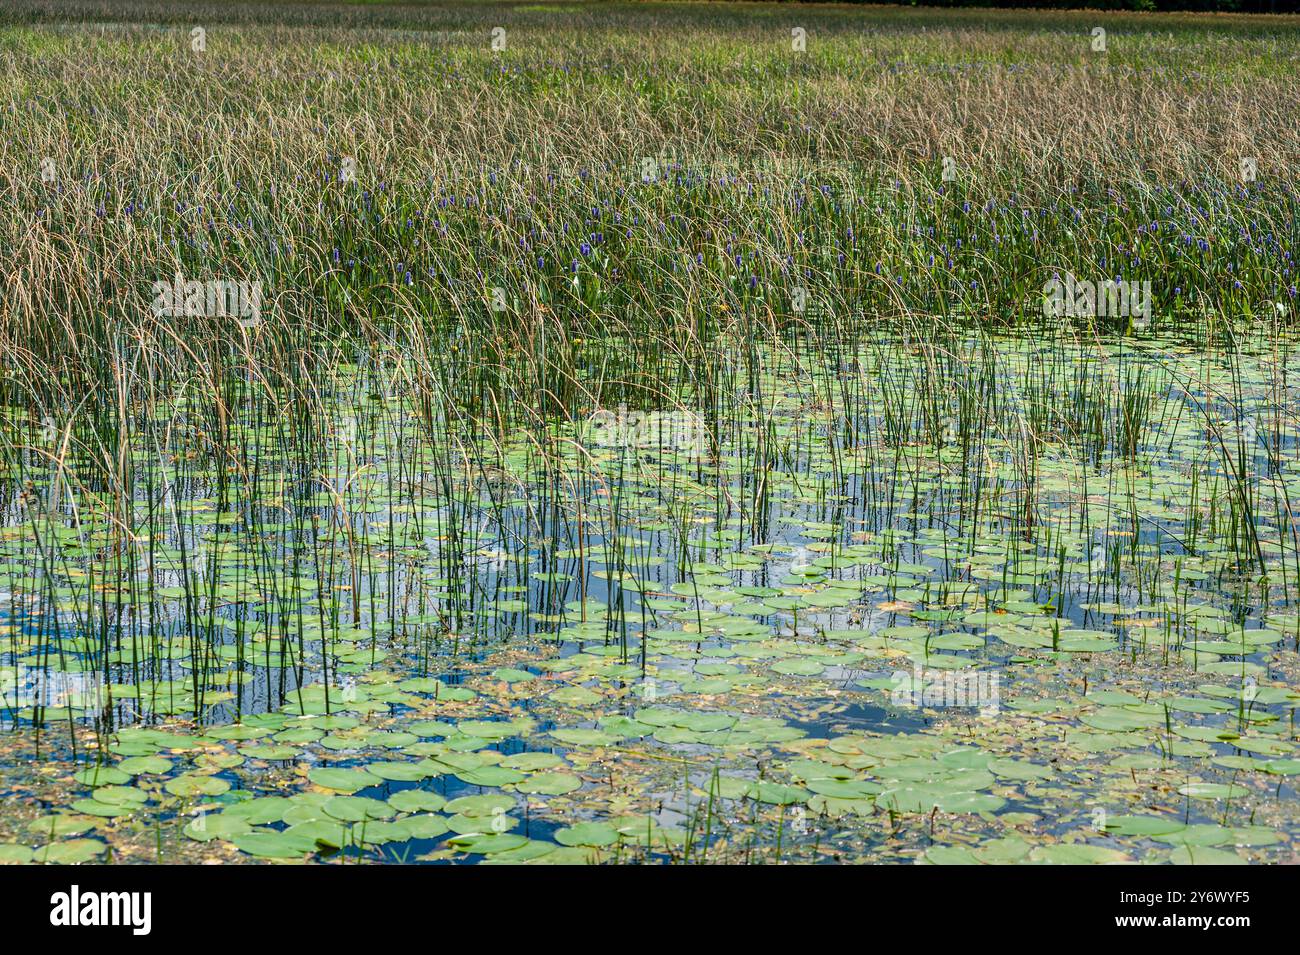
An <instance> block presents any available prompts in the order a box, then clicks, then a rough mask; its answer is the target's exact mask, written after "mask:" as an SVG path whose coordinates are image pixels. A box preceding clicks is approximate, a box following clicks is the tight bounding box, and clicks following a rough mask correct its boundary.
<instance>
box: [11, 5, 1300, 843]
mask: <svg viewBox="0 0 1300 955" xmlns="http://www.w3.org/2000/svg"><path fill="white" fill-rule="evenodd" d="M1096 16H1097V15H1095V14H1051V15H1047V14H1019V15H1010V14H993V13H982V12H978V11H962V12H952V13H947V12H936V11H906V12H904V11H895V10H874V9H865V10H863V9H851V8H840V7H829V6H827V7H822V6H802V5H801V6H799V7H797V8H796V7H790V6H777V5H765V4H752V5H750V4H746V5H717V6H715V5H693V4H630V5H619V4H608V5H607V4H529V5H504V4H503V5H497V4H474V5H457V4H439V5H432V4H431V5H422V4H410V5H388V4H365V5H335V4H315V3H278V4H270V5H262V4H258V5H251V4H236V3H232V4H224V3H208V4H193V5H176V4H166V5H164V4H154V3H149V2H138V3H136V2H132V3H127V4H98V3H87V2H76V0H73V2H67V3H61V2H50V0H46V2H27V0H20V2H18V3H16V4H14V5H11V6H10V7H9V8H7V9H6V11H5V12H4V13H3V14H2V15H0V23H3V24H4V25H3V26H0V63H2V64H3V67H4V76H5V77H6V78H5V80H4V81H3V82H0V123H2V124H3V130H4V133H5V135H4V136H3V137H0V194H2V195H3V203H4V206H5V216H4V217H3V219H2V220H0V229H3V235H0V245H2V247H3V248H4V250H5V251H4V253H3V255H0V272H2V273H3V276H4V282H5V287H6V289H7V290H8V292H9V294H8V295H7V296H6V298H5V301H4V302H3V303H2V304H0V349H2V350H3V354H4V355H5V357H6V361H5V364H4V370H3V377H2V378H0V415H2V416H3V421H2V422H0V468H2V469H3V478H4V480H3V484H2V485H0V495H2V497H0V505H2V506H3V509H4V511H3V512H4V525H3V527H2V528H0V590H2V591H3V592H4V594H5V604H4V605H3V606H0V693H3V694H4V698H3V699H2V700H0V725H3V726H4V727H5V730H6V743H5V744H4V745H5V750H4V751H0V791H4V792H7V793H9V794H10V795H14V796H17V797H18V798H17V799H15V800H11V801H10V803H9V804H7V808H6V811H5V812H4V813H0V860H12V861H20V862H21V861H28V860H31V859H35V860H37V861H83V860H86V859H93V858H102V857H103V856H104V853H106V852H111V853H112V854H113V857H114V858H121V859H127V860H130V859H136V860H141V861H168V860H173V859H193V858H232V859H242V860H247V859H250V858H253V857H263V858H300V857H304V856H310V857H311V858H313V859H318V860H334V861H340V860H342V861H349V860H358V859H387V860H389V861H409V860H413V859H416V858H419V859H424V860H428V861H444V860H462V859H473V860H481V859H484V858H488V859H492V860H495V861H533V860H536V861H550V862H573V861H741V860H745V861H774V860H778V859H783V858H797V859H801V860H814V859H816V860H827V859H854V860H858V859H873V860H891V861H913V860H924V861H930V862H972V861H973V862H982V863H993V862H1013V861H1031V862H1061V861H1066V862H1093V861H1124V860H1134V859H1142V860H1151V861H1174V862H1186V861H1193V862H1195V861H1216V862H1223V861H1283V860H1285V859H1287V858H1288V857H1289V854H1290V853H1292V852H1293V850H1292V848H1291V845H1292V839H1293V838H1294V835H1295V833H1296V831H1297V825H1298V822H1297V819H1298V817H1297V809H1296V806H1297V802H1296V796H1295V792H1294V791H1293V789H1292V788H1291V784H1290V782H1289V779H1290V777H1291V776H1293V775H1294V774H1295V772H1296V771H1297V769H1300V762H1298V761H1297V760H1296V759H1295V758H1294V756H1293V753H1294V749H1295V742H1296V737H1295V727H1294V723H1293V718H1294V708H1295V705H1296V703H1297V702H1298V701H1300V696H1298V695H1297V692H1296V683H1295V679H1296V650H1297V645H1298V641H1300V622H1298V619H1297V615H1296V607H1295V594H1296V592H1297V580H1300V518H1298V517H1297V514H1296V508H1297V507H1300V462H1298V457H1297V454H1298V452H1297V447H1298V445H1297V440H1296V438H1297V430H1296V429H1297V412H1298V411H1300V396H1298V395H1297V392H1296V382H1295V380H1294V357H1293V351H1294V348H1295V335H1294V309H1295V305H1296V300H1295V287H1296V284H1297V282H1296V275H1295V263H1294V261H1293V253H1294V248H1295V245H1296V229H1297V225H1296V223H1297V215H1296V213H1297V195H1296V191H1295V186H1294V177H1293V171H1294V169H1295V168H1296V162H1297V159H1300V155H1298V152H1300V141H1298V140H1297V135H1298V134H1297V132H1296V130H1297V124H1296V122H1295V109H1294V104H1295V102H1296V101H1297V100H1296V94H1297V89H1296V84H1297V80H1296V76H1297V74H1296V71H1295V69H1294V67H1295V49H1296V46H1295V38H1296V28H1297V25H1298V24H1297V21H1295V20H1293V19H1289V18H1272V19H1264V18H1254V19H1252V18H1198V17H1151V18H1134V17H1130V16H1124V15H1115V16H1112V15H1107V17H1106V20H1105V23H1104V29H1105V30H1106V37H1105V42H1104V46H1105V49H1104V50H1097V49H1094V45H1095V40H1094V38H1093V36H1092V34H1091V32H1090V31H1091V29H1092V27H1093V26H1097V25H1099V24H1096V23H1094V22H1093V20H1095V19H1096ZM498 27H499V28H501V30H502V31H503V32H502V33H500V34H496V33H494V29H495V28H498ZM796 27H797V28H800V29H801V30H802V31H803V32H804V36H803V38H802V40H801V39H800V38H799V37H798V36H797V35H796V34H792V32H791V31H792V30H793V29H794V28H796ZM195 31H197V32H195ZM801 42H802V43H803V44H804V47H803V48H802V49H799V48H798V46H799V44H800V43H801ZM494 44H495V46H496V47H497V48H494ZM1054 281H1056V282H1068V283H1069V284H1068V287H1069V289H1070V290H1071V291H1070V293H1069V301H1070V303H1071V305H1070V307H1069V308H1067V309H1066V310H1065V312H1064V314H1062V313H1061V310H1059V309H1058V310H1057V311H1055V312H1054V311H1053V310H1052V309H1051V308H1048V307H1045V294H1046V293H1047V290H1048V288H1049V286H1050V283H1052V282H1054ZM1121 281H1122V282H1125V283H1126V286H1125V288H1126V289H1127V288H1128V284H1127V283H1132V284H1133V286H1134V288H1135V289H1136V290H1137V291H1141V290H1143V289H1145V299H1144V304H1140V302H1142V301H1143V297H1142V296H1139V295H1136V294H1135V296H1134V297H1123V298H1111V299H1110V300H1109V301H1110V305H1109V306H1108V305H1107V304H1106V303H1107V301H1108V299H1107V296H1108V295H1110V294H1111V290H1110V287H1109V286H1107V285H1106V283H1110V282H1116V283H1118V282H1121ZM1143 283H1145V284H1143ZM1080 284H1081V285H1082V286H1085V287H1087V294H1086V295H1083V296H1082V297H1081V298H1077V299H1076V294H1075V290H1076V286H1078V285H1080ZM1125 294H1126V295H1127V292H1126V293H1125ZM1076 304H1081V306H1082V307H1080V308H1076V307H1075V305H1076ZM1121 306H1122V307H1121ZM1130 306H1131V307H1130ZM358 794H360V795H358ZM512 813H513V814H514V815H512Z"/></svg>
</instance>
